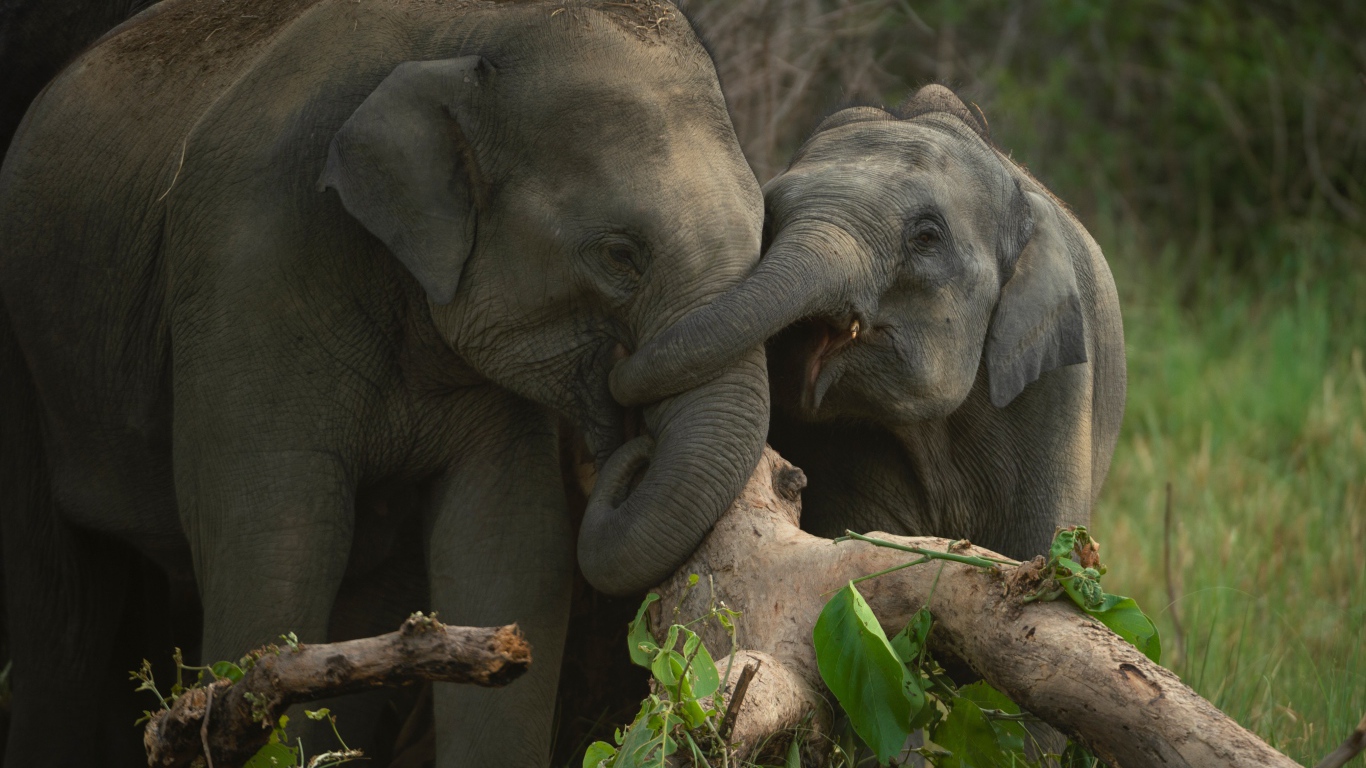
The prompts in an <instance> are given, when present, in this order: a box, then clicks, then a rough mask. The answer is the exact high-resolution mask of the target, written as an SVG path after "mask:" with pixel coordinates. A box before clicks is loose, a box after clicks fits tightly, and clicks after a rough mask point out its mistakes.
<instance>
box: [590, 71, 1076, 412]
mask: <svg viewBox="0 0 1366 768" xmlns="http://www.w3.org/2000/svg"><path fill="white" fill-rule="evenodd" d="M984 134H985V130H984V128H983V126H982V125H981V124H980V123H979V122H978V120H977V118H976V117H975V116H974V115H972V114H971V113H970V112H969V111H968V109H967V108H966V107H965V106H964V105H963V103H962V102H961V101H959V100H958V98H957V97H955V96H954V95H953V94H952V92H950V91H949V90H948V89H946V88H943V87H941V86H928V87H926V88H923V89H921V90H920V91H919V92H918V93H917V94H916V95H915V96H913V97H912V98H911V99H910V100H909V101H908V102H907V104H905V105H904V106H903V107H902V108H901V110H899V114H897V115H894V114H891V113H889V112H886V111H883V110H881V109H874V108H870V107H858V108H852V109H846V110H843V111H841V112H838V113H836V114H834V115H832V116H831V117H829V118H827V119H826V120H825V122H823V123H822V124H821V125H820V126H819V127H818V128H817V130H816V132H815V134H814V135H813V136H812V137H811V138H810V139H808V140H807V142H806V143H805V145H804V146H802V148H801V149H800V150H799V151H798V152H797V154H796V156H795V158H794V159H793V161H792V163H791V165H790V166H789V167H788V169H787V170H786V171H785V172H784V173H783V174H781V175H779V176H778V177H776V178H774V179H773V180H772V181H771V182H769V183H768V184H767V185H766V186H765V188H764V194H765V199H766V205H767V215H768V221H767V224H766V231H765V238H766V240H767V241H768V242H766V245H765V248H766V250H765V253H764V256H763V258H762V260H761V261H760V263H759V265H758V267H757V268H756V270H755V271H754V273H753V274H752V275H750V276H749V277H748V278H747V279H746V280H745V281H744V282H742V283H741V284H739V285H738V286H736V287H735V288H734V289H733V290H731V291H729V292H728V293H727V294H726V295H725V296H724V297H722V298H721V299H719V300H718V301H715V302H713V303H711V304H709V305H708V306H707V307H706V308H704V309H702V310H701V311H699V312H696V313H694V314H692V315H690V316H689V317H687V318H686V319H685V320H683V321H682V322H681V323H679V324H678V325H677V326H675V327H674V328H672V329H670V331H669V332H668V333H666V334H664V335H663V336H661V337H660V338H659V339H657V340H655V341H654V342H653V343H651V344H650V345H649V346H647V347H645V348H643V349H641V350H640V351H639V352H637V353H636V354H635V355H634V356H633V357H631V358H630V359H629V360H626V361H624V362H623V363H622V364H621V365H619V366H618V367H617V369H616V370H615V371H614V372H613V376H612V382H613V391H614V393H615V394H616V395H617V397H618V398H619V399H620V400H621V401H622V402H626V403H631V402H638V401H641V400H642V399H645V398H647V397H651V396H658V395H659V393H660V392H661V391H667V389H668V388H669V386H668V385H672V386H673V387H689V386H695V385H696V384H697V383H699V382H701V381H705V380H706V378H707V377H709V376H712V375H714V372H715V371H717V370H718V369H720V368H721V367H723V366H724V365H726V364H728V363H729V361H732V360H734V359H736V358H737V357H738V356H739V355H740V354H741V353H742V351H743V350H746V349H748V348H749V346H750V345H752V344H754V343H755V342H757V341H760V340H763V339H766V338H768V337H770V336H772V335H774V334H779V332H780V331H782V333H781V334H780V335H779V336H778V337H777V338H775V339H774V340H773V342H772V343H771V344H770V349H769V355H770V357H771V358H772V360H773V362H772V364H771V365H772V375H773V377H774V389H775V392H776V393H777V394H776V395H775V399H776V401H777V403H778V404H779V405H781V406H782V407H784V408H785V409H789V408H790V409H792V410H793V411H795V412H796V414H797V415H798V416H799V417H801V418H804V419H807V420H826V419H831V418H834V417H836V416H853V417H856V418H864V419H869V420H874V421H876V422H877V423H879V424H882V425H884V426H888V427H893V428H894V427H896V426H898V425H904V424H911V423H915V422H921V421H925V420H929V419H936V418H941V417H943V416H946V415H948V414H949V413H951V412H952V411H954V410H955V409H956V408H957V407H958V406H959V405H960V404H961V403H962V402H963V401H964V399H965V398H966V397H967V396H968V393H969V391H970V390H971V389H972V387H973V385H974V382H975V381H976V379H977V376H978V371H979V367H981V365H982V363H985V370H986V373H987V377H988V381H989V387H990V395H991V401H992V403H993V404H994V405H995V406H996V407H998V408H1004V407H1006V406H1008V405H1009V404H1010V402H1011V401H1012V400H1013V399H1014V398H1015V396H1016V395H1018V394H1019V393H1020V391H1021V390H1022V389H1024V387H1025V386H1027V385H1028V384H1029V383H1031V382H1032V381H1034V380H1035V379H1037V378H1038V377H1039V375H1040V374H1042V373H1043V372H1045V371H1048V370H1051V369H1053V368H1057V367H1061V366H1065V365H1069V364H1073V363H1079V362H1084V361H1085V360H1086V345H1085V336H1084V333H1083V331H1084V328H1083V316H1082V311H1081V302H1080V296H1079V292H1078V286H1077V278H1076V273H1075V271H1074V268H1073V264H1072V257H1071V256H1070V255H1069V253H1070V251H1069V249H1068V248H1067V247H1066V246H1065V244H1064V243H1063V239H1064V238H1065V237H1067V236H1068V235H1067V232H1068V231H1070V230H1069V228H1067V227H1065V226H1064V217H1065V215H1066V214H1065V213H1064V212H1062V211H1061V210H1060V208H1059V206H1058V203H1056V202H1055V201H1054V200H1053V199H1052V198H1051V197H1050V196H1048V195H1047V193H1046V192H1045V193H1042V194H1041V193H1039V192H1035V191H1031V188H1033V187H1034V186H1035V185H1034V184H1033V183H1032V182H1031V181H1029V180H1028V179H1027V177H1025V176H1024V175H1023V173H1022V172H1021V171H1019V170H1018V169H1015V168H1014V166H1013V165H1012V164H1011V163H1010V162H1009V160H1007V159H1005V158H1003V157H1002V156H1001V155H1000V154H999V153H998V152H997V151H996V150H995V149H994V148H993V147H992V146H991V145H990V144H989V143H988V142H987V141H986V140H985V139H984ZM1022 180H1024V181H1026V184H1025V185H1024V186H1022ZM784 329H786V330H784Z"/></svg>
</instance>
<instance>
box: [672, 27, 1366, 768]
mask: <svg viewBox="0 0 1366 768" xmlns="http://www.w3.org/2000/svg"><path fill="white" fill-rule="evenodd" d="M683 2H684V5H685V8H686V9H687V10H688V11H689V12H690V13H691V14H692V15H693V17H694V18H695V20H696V21H697V22H698V25H699V26H700V27H701V29H702V31H703V33H704V35H705V36H706V37H707V38H708V40H709V41H710V43H711V46H712V49H713V51H714V53H715V55H716V58H717V65H718V70H719V71H720V73H721V77H722V85H723V87H724V88H725V90H726V95H727V99H728V101H729V102H730V103H731V107H732V110H733V114H734V117H735V124H736V129H737V132H738V133H739V135H740V138H741V143H742V145H743V146H744V148H745V151H746V154H747V156H748V157H749V159H750V162H751V164H752V165H753V166H754V168H755V171H756V173H757V174H758V176H759V178H760V180H761V181H763V180H767V179H768V178H769V177H771V176H772V175H774V174H775V173H777V172H778V171H780V170H781V169H782V168H783V167H784V165H785V163H786V161H787V157H788V156H789V154H790V153H791V152H792V150H793V149H794V148H795V147H796V145H797V144H798V143H799V142H800V141H801V139H802V138H803V137H805V135H806V134H807V133H808V132H809V131H810V130H811V129H812V128H813V127H814V126H815V124H816V123H817V122H818V121H819V119H820V117H821V116H822V115H823V114H825V113H827V112H829V111H831V110H833V109H834V108H836V107H838V106H839V105H841V104H842V103H849V102H871V103H878V104H889V105H894V104H896V103H898V102H900V101H901V99H902V98H904V97H905V95H906V94H907V93H908V92H909V91H910V90H911V89H913V88H914V87H916V86H918V85H920V84H923V83H926V82H944V83H946V84H948V85H950V86H952V87H954V88H955V89H957V90H958V91H959V93H960V95H962V96H963V97H964V98H966V99H969V100H972V101H974V102H976V103H977V104H978V105H979V106H981V108H982V109H983V110H984V111H985V113H986V115H987V117H988V119H989V120H990V122H991V131H992V135H993V137H994V139H995V141H996V142H997V143H998V144H999V145H1000V146H1001V147H1002V148H1004V149H1006V150H1008V151H1011V152H1013V155H1014V157H1015V159H1016V160H1017V161H1019V162H1022V163H1024V164H1026V165H1027V166H1029V168H1030V170H1031V171H1033V172H1034V173H1035V174H1036V175H1037V176H1038V177H1039V178H1040V179H1041V180H1043V181H1044V182H1045V183H1046V184H1048V185H1049V186H1050V187H1051V188H1052V189H1053V190H1054V191H1055V192H1057V193H1058V194H1059V195H1060V196H1061V197H1062V198H1063V199H1064V200H1067V201H1068V202H1069V204H1071V205H1072V206H1073V207H1074V208H1075V209H1076V211H1077V212H1078V214H1079V216H1080V217H1081V218H1082V220H1083V221H1084V222H1085V223H1086V225H1087V226H1088V228H1090V229H1091V231H1092V233H1093V234H1094V235H1095V236H1096V238H1097V240H1098V241H1099V242H1100V243H1101V246H1102V247H1103V249H1104V250H1105V252H1106V254H1107V257H1108V258H1109V259H1110V262H1111V265H1112V268H1113V270H1114V272H1115V279H1116V283H1117V284H1118V286H1119V290H1120V296H1121V302H1122V304H1123V311H1124V320H1125V335H1126V344H1127V348H1128V361H1129V399H1128V413H1127V416H1126V419H1125V424H1124V430H1123V433H1122V435H1121V438H1120V444H1119V447H1118V450H1117V452H1116V455H1115V459H1114V463H1113V466H1112V468H1111V472H1110V477H1109V480H1108V483H1107V485H1106V488H1105V490H1104V494H1103V497H1102V499H1101V501H1100V504H1099V505H1098V508H1097V510H1096V512H1095V519H1094V528H1095V530H1096V533H1097V535H1098V536H1099V538H1100V539H1101V540H1102V541H1103V542H1104V544H1105V548H1104V550H1103V553H1102V554H1103V555H1104V556H1105V560H1106V562H1107V563H1108V564H1109V565H1110V567H1111V571H1110V575H1109V576H1107V577H1106V578H1107V582H1108V583H1109V584H1110V585H1111V588H1112V589H1114V590H1115V591H1117V592H1121V593H1124V594H1131V595H1133V596H1134V597H1136V598H1137V599H1138V600H1139V602H1140V604H1141V605H1143V606H1144V607H1145V608H1147V609H1148V610H1150V611H1151V612H1152V613H1153V614H1155V616H1156V618H1157V621H1158V624H1159V626H1160V627H1161V629H1162V630H1163V632H1164V637H1165V640H1166V646H1167V648H1168V657H1167V660H1166V663H1167V664H1168V665H1170V666H1171V667H1172V668H1173V669H1174V670H1175V671H1176V672H1177V673H1178V674H1180V675H1181V676H1182V678H1183V679H1184V680H1186V681H1187V682H1188V683H1190V684H1191V685H1192V687H1194V688H1195V689H1196V690H1197V691H1199V692H1200V693H1201V694H1203V695H1204V696H1206V697H1207V698H1209V699H1210V700H1212V701H1213V702H1214V703H1215V704H1216V705H1218V706H1219V707H1220V708H1221V709H1223V710H1225V711H1226V712H1228V713H1229V714H1230V715H1232V716H1233V717H1235V718H1236V719H1237V720H1238V721H1239V722H1241V723H1243V724H1244V725H1246V726H1247V727H1249V728H1251V729H1252V730H1254V731H1255V732H1256V733H1258V734H1259V735H1261V736H1262V737H1264V738H1266V739H1267V740H1268V741H1270V742H1271V743H1272V744H1274V745H1275V746H1277V747H1279V748H1281V749H1282V750H1284V751H1286V752H1287V753H1288V754H1290V755H1291V756H1292V757H1294V758H1296V759H1298V760H1300V761H1302V762H1309V763H1311V764H1312V763H1313V762H1316V761H1317V760H1318V759H1319V758H1320V757H1322V756H1323V755H1324V754H1326V753H1327V752H1328V751H1329V750H1330V749H1331V748H1332V747H1333V746H1335V745H1336V743H1337V742H1338V741H1340V740H1341V739H1342V738H1343V737H1344V736H1345V735H1346V734H1347V733H1349V732H1350V731H1351V730H1352V728H1353V727H1354V726H1355V725H1356V724H1357V722H1358V720H1359V719H1360V717H1361V715H1362V713H1363V712H1366V562H1363V560H1364V559H1366V373H1364V372H1363V354H1364V353H1366V182H1364V181H1363V180H1364V179H1366V75H1363V74H1362V73H1363V72H1366V36H1363V35H1362V34H1361V32H1362V31H1363V30H1366V3H1360V2H1353V1H1350V0H1329V2H1325V3H1318V4H1311V5H1305V4H1300V5H1294V4H1286V3H1279V2H1275V1H1274V0H1252V1H1251V2H1242V1H1241V0H1206V1H1205V2H1193V1H1191V0H1136V1H1135V2H1133V3H1118V4H1116V3H1111V4H1097V3H1088V2H1082V1H1081V0H962V1H961V2H946V1H945V0H683ZM1168 483H1170V484H1171V488H1172V495H1171V497H1172V515H1171V516H1172V518H1173V519H1174V521H1175V523H1174V525H1173V526H1172V527H1171V529H1170V530H1168V528H1167V526H1166V525H1165V522H1164V520H1165V517H1166V498H1167V494H1166V487H1167V484H1168ZM1167 534H1170V538H1171V546H1170V548H1166V549H1164V538H1165V536H1166V535H1167ZM1164 553H1165V554H1169V555H1170V557H1171V561H1172V562H1171V578H1170V579H1168V578H1167V574H1166V569H1165V568H1164ZM1169 584H1170V589H1169ZM1169 593H1170V594H1172V595H1174V596H1175V600H1172V599H1170V598H1169V597H1168V595H1169ZM1178 620H1179V622H1180V624H1181V627H1182V629H1183V632H1182V633H1181V636H1180V637H1179V638H1178V632H1177V621H1178Z"/></svg>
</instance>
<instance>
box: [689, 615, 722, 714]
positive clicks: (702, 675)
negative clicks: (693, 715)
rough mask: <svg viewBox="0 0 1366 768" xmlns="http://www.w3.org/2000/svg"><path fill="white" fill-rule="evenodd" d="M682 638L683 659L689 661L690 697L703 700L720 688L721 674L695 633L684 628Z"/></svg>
mask: <svg viewBox="0 0 1366 768" xmlns="http://www.w3.org/2000/svg"><path fill="white" fill-rule="evenodd" d="M683 637H684V640H683V657H684V658H686V659H689V662H688V677H689V678H690V680H689V682H690V683H691V684H692V695H693V696H695V697H697V698H699V699H705V698H706V697H708V696H710V695H712V694H713V693H716V690H717V689H718V688H720V687H721V673H720V672H719V671H717V669H716V661H715V659H713V658H712V657H711V652H710V651H708V650H707V646H706V644H704V643H703V642H702V638H700V637H698V636H697V633H696V632H693V631H692V630H691V629H686V628H684V629H683Z"/></svg>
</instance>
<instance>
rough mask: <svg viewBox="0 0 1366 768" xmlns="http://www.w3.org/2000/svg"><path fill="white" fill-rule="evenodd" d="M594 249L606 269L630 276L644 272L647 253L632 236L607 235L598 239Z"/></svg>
mask: <svg viewBox="0 0 1366 768" xmlns="http://www.w3.org/2000/svg"><path fill="white" fill-rule="evenodd" d="M596 249H597V251H598V253H599V255H600V256H601V260H602V262H603V263H604V264H605V265H606V267H607V269H608V271H610V272H612V273H614V274H617V275H621V276H627V277H630V278H637V277H640V276H641V275H643V274H644V273H645V267H646V264H647V253H646V250H645V248H644V247H642V246H641V245H640V244H639V243H637V242H636V241H635V239H634V238H631V237H627V236H625V235H608V236H606V237H603V238H602V239H601V240H599V241H598V242H597V244H596Z"/></svg>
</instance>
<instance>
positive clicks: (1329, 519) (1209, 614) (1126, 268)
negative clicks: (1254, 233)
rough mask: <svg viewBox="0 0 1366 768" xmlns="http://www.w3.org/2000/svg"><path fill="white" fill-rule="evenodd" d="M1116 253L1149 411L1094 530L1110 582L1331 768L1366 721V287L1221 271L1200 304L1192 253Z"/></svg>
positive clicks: (1232, 699) (1262, 722)
mask: <svg viewBox="0 0 1366 768" xmlns="http://www.w3.org/2000/svg"><path fill="white" fill-rule="evenodd" d="M1109 246H1110V247H1109V248H1108V252H1109V254H1110V260H1111V263H1112V265H1113V266H1114V267H1115V272H1116V281H1117V282H1118V284H1119V286H1120V292H1121V300H1122V302H1123V305H1124V317H1125V337H1126V346H1127V351H1128V362H1129V398H1128V411H1127V414H1126V417H1125V425H1124V430H1123V432H1122V435H1121V438H1120V444H1119V447H1118V450H1117V451H1116V454H1115V459H1114V463H1113V464H1112V467H1111V471H1110V477H1109V479H1108V481H1107V484H1106V487H1105V490H1104V493H1103V496H1102V499H1101V502H1100V504H1099V506H1098V508H1097V510H1096V512H1095V517H1094V521H1093V527H1094V529H1095V530H1096V531H1097V534H1098V536H1100V538H1101V539H1102V540H1103V541H1104V543H1105V549H1104V551H1103V554H1104V555H1105V558H1104V559H1105V561H1106V562H1107V564H1109V566H1110V569H1111V575H1109V576H1108V577H1107V581H1108V582H1109V583H1110V586H1111V588H1112V589H1114V590H1115V591H1117V592H1120V593H1124V594H1131V595H1132V596H1134V597H1135V598H1136V599H1137V600H1138V601H1139V604H1140V605H1143V606H1145V608H1147V609H1148V611H1149V612H1150V613H1151V614H1153V615H1154V617H1155V619H1156V621H1157V622H1158V626H1159V628H1160V629H1161V630H1162V632H1163V635H1164V638H1165V640H1166V648H1167V659H1166V663H1167V664H1168V666H1170V667H1171V668H1172V669H1174V670H1175V671H1176V672H1177V673H1178V674H1180V675H1181V677H1182V678H1183V679H1184V680H1185V681H1186V682H1187V683H1189V684H1190V685H1191V686H1192V687H1193V688H1195V689H1196V690H1197V691H1198V692H1200V693H1201V694H1203V695H1204V696H1206V697H1207V698H1209V699H1210V700H1211V701H1212V702H1214V703H1215V704H1216V705H1217V706H1219V707H1220V708H1221V709H1223V710H1224V711H1226V712H1228V713H1229V714H1230V715H1232V716H1233V717H1234V718H1235V719H1237V720H1238V721H1239V722H1241V723H1242V724H1244V725H1245V726H1247V727H1248V728H1250V729H1252V730H1253V731H1255V732H1256V733H1258V734H1259V735H1261V736H1262V737H1263V738H1265V739H1267V740H1268V741H1269V742H1270V743H1271V744H1273V745H1274V746H1276V747H1278V748H1280V749H1282V750H1283V751H1285V752H1287V753H1288V754H1289V755H1291V756H1292V757H1294V758H1296V759H1298V760H1300V761H1301V762H1307V763H1310V764H1312V763H1314V762H1316V761H1317V760H1318V759H1319V758H1321V757H1322V756H1323V755H1324V754H1326V753H1327V752H1328V751H1329V750H1331V749H1332V747H1333V746H1335V745H1336V743H1337V742H1338V741H1340V740H1341V739H1342V738H1343V737H1344V736H1345V735H1346V734H1347V733H1349V732H1350V731H1351V730H1352V728H1353V727H1354V726H1355V725H1356V723H1357V722H1358V721H1359V719H1360V717H1361V715H1362V713H1363V712H1366V563H1363V558H1364V557H1366V364H1364V363H1363V356H1364V355H1363V350H1366V307H1363V306H1361V305H1356V304H1352V303H1350V302H1346V301H1343V300H1342V299H1341V298H1340V297H1341V294H1343V293H1345V292H1348V293H1349V292H1361V293H1358V294H1357V295H1366V279H1363V275H1362V274H1356V275H1353V274H1351V273H1345V274H1344V273H1341V272H1338V273H1336V275H1335V276H1329V275H1323V274H1315V273H1314V271H1313V270H1312V269H1306V270H1305V271H1304V272H1303V273H1302V274H1299V275H1292V276H1289V277H1284V278H1282V279H1268V280H1252V279H1248V278H1239V277H1229V276H1222V277H1221V276H1218V275H1214V276H1211V279H1210V280H1209V284H1208V285H1206V286H1205V287H1204V288H1203V289H1202V290H1201V291H1200V292H1199V295H1198V296H1197V297H1196V298H1194V299H1188V300H1185V301H1183V297H1182V296H1181V295H1180V294H1181V291H1180V290H1178V289H1177V287H1176V286H1177V283H1176V281H1174V280H1171V279H1166V276H1168V275H1170V274H1172V273H1173V272H1174V271H1175V270H1176V269H1177V268H1178V265H1176V264H1173V263H1171V262H1172V261H1175V260H1176V256H1175V253H1172V254H1169V256H1168V258H1167V259H1166V260H1165V261H1163V260H1159V262H1158V263H1157V264H1153V263H1151V262H1146V261H1141V260H1137V259H1131V258H1129V257H1130V256H1131V255H1132V254H1128V253H1126V249H1125V248H1124V246H1123V245H1122V244H1121V243H1116V242H1111V243H1109ZM1315 247H1320V248H1335V247H1336V248H1343V249H1344V250H1345V251H1347V253H1345V254H1343V255H1344V256H1346V255H1351V254H1355V255H1358V257H1359V255H1360V254H1361V253H1363V252H1364V251H1366V248H1364V247H1363V244H1362V243H1360V242H1355V243H1352V244H1350V245H1343V244H1338V243H1336V242H1333V241H1329V242H1322V241H1320V242H1314V241H1312V240H1311V241H1310V242H1306V243H1303V244H1302V245H1301V252H1302V255H1303V252H1306V251H1309V250H1310V249H1312V248H1315ZM1306 261H1310V260H1308V259H1306ZM1311 263H1312V262H1311ZM1344 288H1346V289H1348V290H1346V291H1344V290H1343V289H1344ZM1168 483H1170V484H1171V488H1172V494H1171V498H1172V505H1171V507H1172V509H1171V518H1172V519H1173V521H1174V522H1173V525H1172V526H1171V527H1170V529H1168V528H1167V526H1166V524H1165V518H1166V517H1167V515H1166V506H1167V501H1166V499H1167V496H1166V492H1165V489H1166V485H1167V484H1168ZM1168 536H1169V537H1170V540H1171V545H1170V548H1169V549H1165V545H1164V540H1165V539H1167V538H1168ZM1164 550H1165V551H1164ZM1164 555H1165V556H1169V557H1170V558H1171V576H1170V578H1168V576H1167V574H1166V572H1165V571H1166V569H1165V568H1164V564H1165V559H1164ZM1172 597H1174V598H1175V599H1174V600H1173V599H1172ZM1178 622H1179V624H1180V626H1181V629H1182V632H1181V634H1178V631H1177V627H1178Z"/></svg>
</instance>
